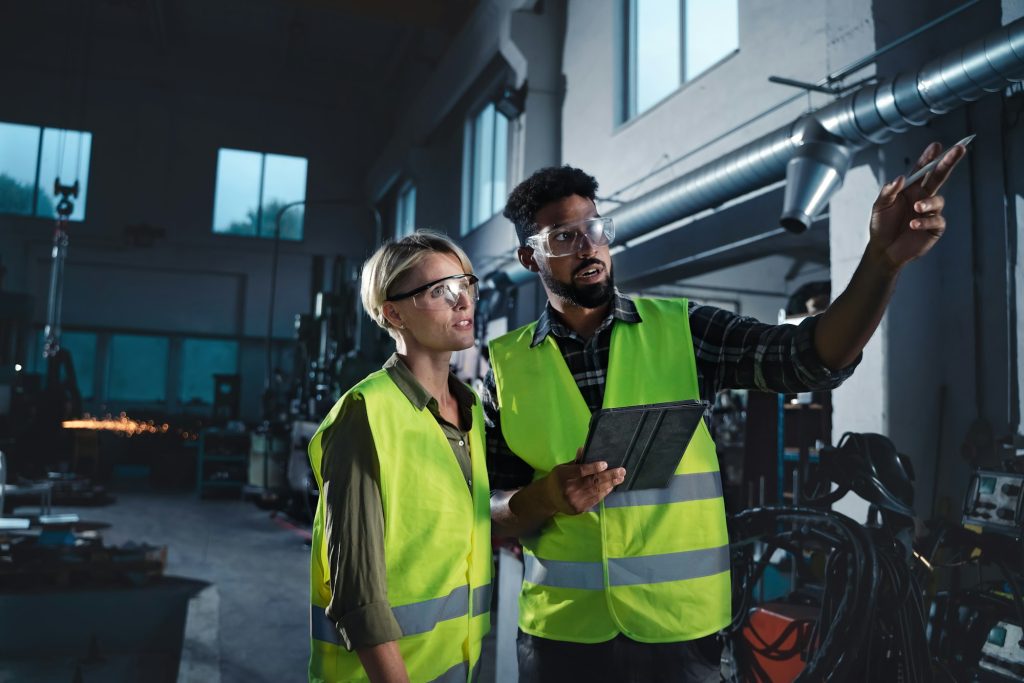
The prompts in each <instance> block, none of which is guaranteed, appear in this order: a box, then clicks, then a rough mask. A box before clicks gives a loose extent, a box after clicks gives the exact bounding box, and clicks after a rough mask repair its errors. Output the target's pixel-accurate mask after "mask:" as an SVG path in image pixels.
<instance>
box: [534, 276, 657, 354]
mask: <svg viewBox="0 0 1024 683" xmlns="http://www.w3.org/2000/svg"><path fill="white" fill-rule="evenodd" d="M613 301H614V303H613V305H612V310H611V311H610V312H609V313H608V316H607V317H606V318H605V319H604V321H603V322H602V323H601V325H600V327H598V331H601V330H603V329H605V328H606V327H608V326H609V325H611V324H612V323H613V322H614V321H615V320H621V321H622V322H624V323H629V324H630V325H633V324H636V323H640V322H643V320H641V318H640V312H639V311H637V310H636V304H634V303H633V300H632V299H630V298H629V297H628V296H626V295H625V294H622V293H620V292H619V290H618V289H616V290H615V296H614V300H613ZM549 334H554V335H555V336H556V337H570V336H574V335H575V333H574V332H573V331H572V330H571V329H569V327H568V326H567V325H566V324H565V323H563V322H562V319H561V316H560V315H558V311H556V310H555V309H554V308H552V307H551V302H548V303H546V304H544V310H543V311H542V312H541V314H540V317H539V318H537V329H535V330H534V332H533V341H531V342H530V348H533V347H535V346H537V345H538V344H540V343H541V342H542V341H544V338H545V337H547V336H548V335H549Z"/></svg>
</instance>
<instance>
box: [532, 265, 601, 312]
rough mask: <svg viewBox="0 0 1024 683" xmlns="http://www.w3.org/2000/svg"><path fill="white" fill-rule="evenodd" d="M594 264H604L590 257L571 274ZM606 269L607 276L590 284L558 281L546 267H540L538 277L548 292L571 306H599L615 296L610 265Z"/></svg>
mask: <svg viewBox="0 0 1024 683" xmlns="http://www.w3.org/2000/svg"><path fill="white" fill-rule="evenodd" d="M594 264H600V265H602V266H603V265H604V263H602V262H601V261H598V260H597V259H592V260H590V261H587V262H586V263H583V264H581V265H580V266H579V267H578V268H577V269H576V270H575V271H574V272H573V275H575V274H576V273H578V272H580V271H581V270H585V269H586V268H588V267H589V266H591V265H594ZM606 270H607V271H608V277H607V278H606V279H605V280H604V281H603V282H596V283H594V284H592V285H583V286H579V285H576V284H574V283H572V282H570V283H568V284H567V283H565V282H559V281H558V280H556V279H555V278H554V277H553V276H552V275H551V271H550V270H548V269H547V268H541V269H540V279H541V280H543V281H544V284H545V285H547V288H548V291H549V292H551V293H552V294H553V295H555V296H556V297H558V298H559V299H561V300H562V301H563V302H565V303H567V304H569V305H571V306H578V307H580V308H600V307H601V306H604V305H605V304H608V303H610V302H611V301H612V299H613V298H614V297H615V278H614V277H613V275H612V270H611V267H608V268H607V269H606Z"/></svg>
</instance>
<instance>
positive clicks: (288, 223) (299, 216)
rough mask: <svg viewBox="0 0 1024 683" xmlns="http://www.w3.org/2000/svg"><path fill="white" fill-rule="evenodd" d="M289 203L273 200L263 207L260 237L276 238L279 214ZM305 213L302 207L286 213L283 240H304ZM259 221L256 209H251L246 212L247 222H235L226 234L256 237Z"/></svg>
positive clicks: (282, 224) (283, 219)
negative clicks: (276, 222)
mask: <svg viewBox="0 0 1024 683" xmlns="http://www.w3.org/2000/svg"><path fill="white" fill-rule="evenodd" d="M287 203H288V202H282V201H279V200H277V199H272V200H270V201H269V202H267V203H266V204H264V205H263V228H262V230H260V231H259V235H260V237H269V238H273V237H274V221H275V220H276V219H277V214H278V212H279V211H280V210H281V208H282V207H284V205H285V204H287ZM304 213H305V212H304V211H303V207H302V206H294V207H292V208H290V209H288V210H287V211H285V213H284V215H283V216H281V239H283V240H301V239H302V223H303V217H304ZM258 221H259V216H257V212H256V209H255V208H252V209H249V210H248V211H246V212H245V220H244V221H235V222H234V223H232V224H231V225H229V226H228V229H227V231H226V232H228V233H229V234H233V235H255V234H256V232H257V231H256V224H257V222H258Z"/></svg>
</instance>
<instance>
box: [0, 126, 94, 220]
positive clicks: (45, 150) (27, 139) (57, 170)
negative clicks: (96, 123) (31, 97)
mask: <svg viewBox="0 0 1024 683" xmlns="http://www.w3.org/2000/svg"><path fill="white" fill-rule="evenodd" d="M91 151H92V134H91V133H84V132H81V131H76V130H60V129H57V128H40V127H39V126H23V125H19V124H16V123H3V122H0V212H2V213H13V214H18V215H21V216H36V217H38V218H56V217H57V208H56V207H57V199H56V197H55V195H54V192H53V184H54V181H55V180H57V179H58V178H59V179H60V182H61V184H62V185H72V184H74V182H75V181H76V180H77V181H78V197H77V198H72V201H73V202H74V207H75V208H74V211H72V213H71V216H70V220H73V221H81V220H85V197H86V193H87V190H88V189H89V156H90V153H91Z"/></svg>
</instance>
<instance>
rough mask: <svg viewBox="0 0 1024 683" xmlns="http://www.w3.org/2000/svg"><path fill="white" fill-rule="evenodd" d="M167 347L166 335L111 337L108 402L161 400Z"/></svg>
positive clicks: (165, 385) (165, 393)
mask: <svg viewBox="0 0 1024 683" xmlns="http://www.w3.org/2000/svg"><path fill="white" fill-rule="evenodd" d="M169 348H170V344H169V342H168V340H167V338H166V337H143V336H139V335H133V334H115V335H113V336H111V338H110V375H109V381H108V382H107V397H108V398H109V399H110V400H112V401H148V402H153V403H162V402H163V401H164V400H165V399H166V397H167V355H168V350H169Z"/></svg>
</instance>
